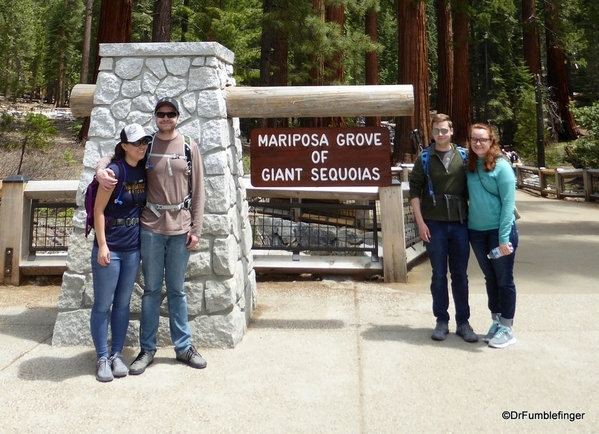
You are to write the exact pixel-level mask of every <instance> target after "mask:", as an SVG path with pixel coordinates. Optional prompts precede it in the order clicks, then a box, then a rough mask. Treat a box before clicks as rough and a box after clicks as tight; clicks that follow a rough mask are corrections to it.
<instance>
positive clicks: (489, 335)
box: [483, 321, 499, 343]
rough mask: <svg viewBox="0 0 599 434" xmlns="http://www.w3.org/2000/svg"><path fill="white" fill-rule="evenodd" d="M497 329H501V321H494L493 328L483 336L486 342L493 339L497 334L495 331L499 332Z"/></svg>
mask: <svg viewBox="0 0 599 434" xmlns="http://www.w3.org/2000/svg"><path fill="white" fill-rule="evenodd" d="M497 330H499V322H498V321H493V325H492V326H491V328H490V329H489V331H488V332H487V334H486V335H485V337H484V338H483V341H485V342H486V343H489V341H490V340H491V339H493V336H495V333H497Z"/></svg>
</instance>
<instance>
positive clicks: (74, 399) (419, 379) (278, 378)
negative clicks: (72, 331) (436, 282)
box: [0, 191, 599, 434]
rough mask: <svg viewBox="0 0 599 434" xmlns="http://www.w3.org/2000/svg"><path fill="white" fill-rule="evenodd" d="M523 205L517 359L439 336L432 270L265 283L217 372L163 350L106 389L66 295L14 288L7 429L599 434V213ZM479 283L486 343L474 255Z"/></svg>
mask: <svg viewBox="0 0 599 434" xmlns="http://www.w3.org/2000/svg"><path fill="white" fill-rule="evenodd" d="M517 201H518V208H519V210H520V211H521V213H522V215H523V218H522V220H520V221H519V222H518V226H519V232H520V237H521V238H520V248H519V249H518V252H517V257H516V260H517V264H516V284H517V288H518V302H517V310H516V318H515V325H514V332H515V336H516V338H517V339H518V343H517V344H516V345H514V346H512V347H509V348H506V349H503V350H496V349H491V348H488V347H487V346H486V345H485V344H484V343H482V342H479V343H477V344H468V343H465V342H463V341H462V339H461V338H459V337H458V336H456V335H455V333H453V332H454V331H455V325H454V324H450V330H451V332H452V333H450V335H449V336H448V338H447V340H445V341H444V342H434V341H432V340H431V339H430V332H431V327H432V326H433V325H434V318H433V316H432V313H431V299H430V294H429V292H428V284H429V276H430V266H429V265H428V262H427V261H426V260H422V261H420V262H419V263H418V264H417V265H415V266H414V268H412V270H411V271H410V272H409V280H410V281H409V283H408V284H385V283H384V282H381V281H374V282H366V281H361V280H359V279H352V278H348V277H330V276H324V277H323V279H322V280H318V281H317V280H315V279H314V278H313V277H311V276H299V277H296V278H286V279H278V280H273V279H272V278H271V279H270V280H266V279H261V280H260V282H259V284H258V289H259V300H258V302H259V306H258V308H257V310H256V311H255V313H254V316H253V319H252V322H251V324H250V327H249V329H248V331H247V333H246V335H245V337H244V339H243V341H242V342H241V343H240V344H239V345H237V347H236V348H235V349H201V353H202V354H203V355H204V357H205V358H206V359H207V361H208V367H207V368H206V369H204V370H194V369H192V368H189V367H187V366H185V365H183V364H180V363H178V362H176V361H175V359H174V352H173V351H172V349H171V348H162V349H160V350H159V351H158V353H157V357H156V360H155V362H154V364H153V365H152V366H151V367H150V368H148V370H147V371H146V372H145V373H144V374H143V375H140V376H136V377H135V376H128V377H126V378H123V379H116V380H114V381H112V382H111V383H107V384H101V383H99V382H97V381H96V380H95V378H94V365H95V356H94V351H93V349H92V348H90V347H53V346H52V345H51V340H52V339H51V335H52V330H53V325H54V321H55V318H56V313H57V309H56V302H57V298H58V288H57V287H45V286H40V287H37V288H14V287H1V288H0V348H1V349H2V351H0V384H1V392H0V432H2V433H4V432H6V433H17V432H18V433H33V432H35V433H55V432H77V433H79V432H81V433H100V432H114V433H121V432H122V433H125V432H127V433H130V432H144V431H150V430H151V431H152V432H160V433H191V432H202V433H343V434H349V433H412V432H431V433H437V432H439V433H447V432H457V433H461V432H468V433H470V432H473V433H474V432H493V433H503V432H506V433H507V432H510V433H511V432H531V433H536V432H539V433H541V432H542V433H546V432H555V433H557V432H559V433H563V432H598V431H599V411H598V409H599V392H598V388H599V369H598V368H597V364H598V362H597V361H598V360H599V351H598V343H599V320H598V315H597V312H598V311H599V291H598V288H599V283H598V282H599V261H598V258H599V204H595V203H580V202H574V201H558V200H555V199H545V198H539V197H536V196H534V195H531V194H527V193H524V192H521V191H519V192H518V193H517ZM469 274H470V288H471V310H472V317H471V324H472V325H473V327H474V329H475V331H476V332H477V333H478V334H479V335H481V336H482V335H484V334H485V333H486V331H487V328H488V327H489V325H490V317H489V313H488V311H487V308H486V295H485V292H484V284H483V279H482V275H481V274H480V271H479V270H478V266H477V265H476V262H475V260H474V258H473V257H472V258H471V263H470V269H469ZM451 313H452V314H453V307H452V308H451ZM83 332H87V331H83ZM136 353H137V348H126V349H125V352H124V355H125V358H126V360H127V361H128V362H130V361H132V360H133V358H134V357H135V355H136Z"/></svg>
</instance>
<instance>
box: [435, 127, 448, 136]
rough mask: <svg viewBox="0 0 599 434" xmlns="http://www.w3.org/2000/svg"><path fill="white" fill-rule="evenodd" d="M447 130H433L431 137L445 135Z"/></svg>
mask: <svg viewBox="0 0 599 434" xmlns="http://www.w3.org/2000/svg"><path fill="white" fill-rule="evenodd" d="M447 133H449V129H447V128H433V135H434V136H438V135H439V134H447Z"/></svg>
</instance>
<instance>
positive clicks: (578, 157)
mask: <svg viewBox="0 0 599 434" xmlns="http://www.w3.org/2000/svg"><path fill="white" fill-rule="evenodd" d="M572 114H573V115H574V118H575V119H576V121H577V123H578V125H580V126H581V127H582V128H583V129H584V130H586V132H587V134H588V135H587V136H584V137H582V138H580V139H578V140H576V142H575V143H574V145H572V146H568V147H566V149H565V152H566V156H565V158H564V159H565V160H566V161H568V162H569V163H571V164H572V165H573V166H574V167H589V168H594V169H597V168H599V103H598V102H596V103H594V104H593V105H591V106H586V107H580V108H572Z"/></svg>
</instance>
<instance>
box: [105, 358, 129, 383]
mask: <svg viewBox="0 0 599 434" xmlns="http://www.w3.org/2000/svg"><path fill="white" fill-rule="evenodd" d="M108 360H109V361H110V365H111V367H112V375H114V376H115V378H121V377H126V376H127V374H128V373H129V368H127V365H125V361H124V360H123V356H122V355H121V353H119V352H116V353H114V354H113V355H112V356H110V358H109V359H108Z"/></svg>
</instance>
